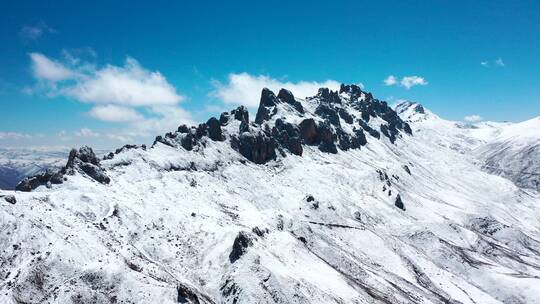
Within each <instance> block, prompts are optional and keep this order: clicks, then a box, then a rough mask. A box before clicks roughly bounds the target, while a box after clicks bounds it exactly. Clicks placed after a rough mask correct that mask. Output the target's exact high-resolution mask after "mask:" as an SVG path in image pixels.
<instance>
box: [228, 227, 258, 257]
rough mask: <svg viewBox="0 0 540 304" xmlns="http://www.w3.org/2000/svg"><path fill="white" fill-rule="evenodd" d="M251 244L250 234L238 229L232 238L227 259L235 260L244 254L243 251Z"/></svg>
mask: <svg viewBox="0 0 540 304" xmlns="http://www.w3.org/2000/svg"><path fill="white" fill-rule="evenodd" d="M251 245H253V241H252V240H251V236H250V235H249V234H248V233H247V232H245V231H240V232H239V233H238V235H237V236H236V238H235V239H234V243H233V246H232V250H231V253H230V254H229V261H230V262H231V263H234V262H236V261H237V260H238V259H240V257H241V256H242V255H244V253H246V251H247V248H248V247H249V246H251Z"/></svg>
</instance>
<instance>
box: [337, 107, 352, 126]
mask: <svg viewBox="0 0 540 304" xmlns="http://www.w3.org/2000/svg"><path fill="white" fill-rule="evenodd" d="M337 112H338V114H339V117H341V119H343V120H344V121H345V122H346V123H348V124H350V125H352V124H353V123H354V116H352V115H351V114H349V112H347V111H346V110H345V109H343V108H337Z"/></svg>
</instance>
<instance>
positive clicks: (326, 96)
mask: <svg viewBox="0 0 540 304" xmlns="http://www.w3.org/2000/svg"><path fill="white" fill-rule="evenodd" d="M316 97H318V98H319V100H320V101H321V103H328V104H330V103H337V104H341V99H340V98H339V94H338V92H337V91H332V90H330V89H328V88H320V89H319V92H318V93H317V96H316Z"/></svg>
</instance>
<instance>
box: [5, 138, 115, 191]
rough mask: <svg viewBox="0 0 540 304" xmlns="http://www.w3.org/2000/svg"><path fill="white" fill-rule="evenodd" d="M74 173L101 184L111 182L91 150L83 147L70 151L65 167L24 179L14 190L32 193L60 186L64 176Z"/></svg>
mask: <svg viewBox="0 0 540 304" xmlns="http://www.w3.org/2000/svg"><path fill="white" fill-rule="evenodd" d="M75 172H79V173H81V174H84V175H86V176H88V177H90V178H91V179H93V180H95V181H97V182H99V183H102V184H108V183H109V182H110V181H111V179H110V178H109V177H108V176H107V174H106V173H105V170H104V169H103V168H102V167H101V165H100V161H99V158H98V157H97V156H96V154H95V153H94V151H93V150H92V148H90V147H88V146H83V147H81V148H79V150H77V149H72V150H71V151H70V153H69V157H68V161H67V163H66V165H65V166H64V167H63V168H62V169H60V170H59V171H57V172H49V171H48V172H45V173H41V174H38V175H35V176H31V177H26V178H25V179H23V180H22V181H21V182H20V183H19V184H18V185H17V186H16V187H15V189H16V190H18V191H32V190H34V189H35V188H37V187H39V186H42V185H46V186H47V187H50V186H51V185H52V184H61V183H62V182H63V181H64V180H65V177H64V175H73V174H75Z"/></svg>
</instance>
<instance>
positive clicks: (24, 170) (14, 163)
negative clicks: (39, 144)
mask: <svg viewBox="0 0 540 304" xmlns="http://www.w3.org/2000/svg"><path fill="white" fill-rule="evenodd" d="M68 152H69V149H66V148H61V147H60V148H53V149H51V148H0V189H4V190H13V189H15V186H16V185H17V184H18V183H19V182H20V181H21V180H22V179H23V178H24V177H26V176H32V175H36V174H39V173H42V172H45V171H47V170H49V169H50V170H58V168H60V167H61V166H63V165H64V164H65V160H66V157H67V155H68Z"/></svg>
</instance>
